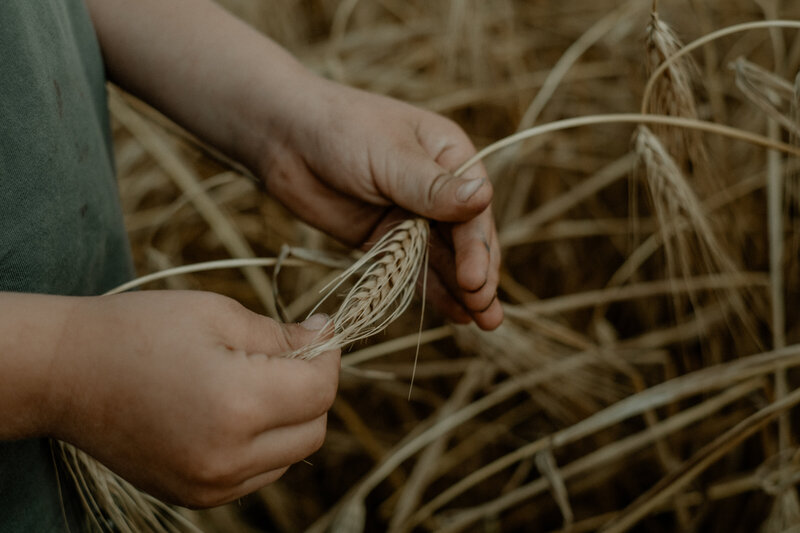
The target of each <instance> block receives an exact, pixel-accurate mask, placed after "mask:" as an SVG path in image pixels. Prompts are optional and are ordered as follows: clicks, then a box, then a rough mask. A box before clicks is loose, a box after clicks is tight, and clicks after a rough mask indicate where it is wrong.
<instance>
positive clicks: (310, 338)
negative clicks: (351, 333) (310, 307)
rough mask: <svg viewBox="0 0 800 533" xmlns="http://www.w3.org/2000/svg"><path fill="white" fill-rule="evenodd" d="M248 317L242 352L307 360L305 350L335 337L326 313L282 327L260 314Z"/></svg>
mask: <svg viewBox="0 0 800 533" xmlns="http://www.w3.org/2000/svg"><path fill="white" fill-rule="evenodd" d="M248 318H250V320H249V324H248V333H247V335H246V340H245V342H244V346H243V349H244V350H245V351H247V352H248V353H251V354H264V355H267V356H273V357H275V356H287V355H289V354H293V356H294V357H304V355H305V354H304V353H302V351H303V349H304V348H307V347H313V345H318V344H319V343H321V342H324V341H326V340H328V339H330V338H331V337H332V336H333V330H334V328H333V322H332V321H331V319H330V317H328V315H326V314H323V313H317V314H315V315H312V316H310V317H308V318H307V319H306V320H304V321H303V322H302V323H300V324H281V323H280V322H276V321H275V320H272V319H271V318H268V317H265V316H261V315H259V314H257V313H248ZM336 351H337V352H338V350H336Z"/></svg>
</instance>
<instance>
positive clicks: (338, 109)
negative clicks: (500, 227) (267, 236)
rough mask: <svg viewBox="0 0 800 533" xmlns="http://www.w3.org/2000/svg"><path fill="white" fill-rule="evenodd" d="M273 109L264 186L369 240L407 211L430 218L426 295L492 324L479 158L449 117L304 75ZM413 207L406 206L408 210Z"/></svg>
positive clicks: (488, 231)
mask: <svg viewBox="0 0 800 533" xmlns="http://www.w3.org/2000/svg"><path fill="white" fill-rule="evenodd" d="M304 81H305V83H304V84H302V85H301V86H302V89H298V91H297V92H296V93H295V94H293V95H292V96H291V97H290V98H287V99H286V101H285V102H282V104H281V105H276V106H275V108H277V110H274V111H273V113H274V114H273V116H272V117H271V118H272V120H271V121H270V127H268V128H266V129H265V133H264V138H263V142H262V143H261V148H262V149H261V150H260V151H259V156H258V158H257V160H256V161H255V164H254V165H253V166H255V168H256V170H257V172H258V174H259V175H260V176H261V177H262V178H263V179H264V182H265V184H266V188H267V191H268V192H269V193H270V194H273V195H274V196H275V197H276V198H277V199H278V200H280V201H281V202H282V203H283V204H284V205H285V206H286V207H288V208H289V209H290V210H291V211H292V212H293V213H295V214H296V215H297V216H298V217H300V218H301V219H303V220H304V221H306V222H308V223H309V224H311V225H313V226H315V227H317V228H319V229H321V230H323V231H325V232H326V233H328V234H330V235H331V236H333V237H335V238H337V239H339V240H341V241H343V242H345V243H347V244H349V245H352V246H363V247H368V246H369V243H371V242H375V241H376V240H377V239H378V238H379V237H380V235H382V234H383V233H385V232H386V231H387V230H388V229H389V228H390V227H391V224H393V223H395V222H397V221H398V220H400V219H402V218H407V217H409V216H412V215H410V213H415V214H417V215H421V216H424V217H427V218H429V219H431V220H432V221H435V222H433V223H432V226H431V229H432V231H431V248H430V267H431V274H432V275H429V276H428V293H427V296H428V299H429V300H430V301H431V303H432V304H433V305H434V306H435V307H436V308H437V309H438V310H439V311H441V312H443V313H444V314H445V315H447V316H448V317H449V318H450V319H451V320H453V321H455V322H457V323H468V322H469V321H470V319H472V320H474V321H475V322H476V324H477V325H478V326H480V327H481V328H483V329H486V330H490V329H494V328H496V327H497V326H498V325H500V323H501V322H502V320H503V310H502V307H501V305H500V302H499V301H498V300H497V285H498V278H499V272H498V271H499V265H500V250H499V246H498V241H497V234H496V232H495V226H494V220H493V217H492V212H491V206H490V203H491V199H492V186H491V183H490V182H489V180H488V179H486V171H485V169H484V168H483V166H482V165H480V164H478V165H474V166H473V167H471V168H470V169H468V170H467V171H466V172H465V173H464V174H463V176H461V177H459V178H456V177H454V176H453V174H452V172H453V171H455V169H456V168H458V166H459V165H461V164H462V163H464V162H465V161H466V160H467V159H469V158H470V157H471V156H472V155H474V154H475V149H474V147H473V145H472V143H471V142H470V140H469V138H468V137H467V136H466V134H465V133H464V132H463V131H462V130H461V128H459V127H458V125H456V124H455V123H454V122H452V121H450V120H448V119H446V118H444V117H442V116H439V115H436V114H434V113H431V112H428V111H424V110H422V109H419V108H416V107H414V106H411V105H409V104H405V103H402V102H399V101H397V100H393V99H391V98H386V97H382V96H378V95H375V94H370V93H367V92H363V91H359V90H356V89H352V88H349V87H345V86H342V85H338V84H335V83H333V82H329V81H327V80H323V79H321V78H316V77H313V76H309V78H308V79H306V80H304ZM409 212H410V213H409Z"/></svg>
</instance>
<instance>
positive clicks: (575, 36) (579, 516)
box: [99, 0, 800, 533]
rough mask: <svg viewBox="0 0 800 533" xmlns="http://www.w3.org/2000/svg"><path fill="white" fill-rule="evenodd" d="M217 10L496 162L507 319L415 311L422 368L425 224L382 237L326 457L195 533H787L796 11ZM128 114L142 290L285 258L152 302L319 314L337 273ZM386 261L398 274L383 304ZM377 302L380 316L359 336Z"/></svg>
mask: <svg viewBox="0 0 800 533" xmlns="http://www.w3.org/2000/svg"><path fill="white" fill-rule="evenodd" d="M225 3H226V4H227V5H229V6H230V7H231V8H232V9H234V10H235V11H238V12H239V13H240V14H242V15H243V16H245V17H246V18H247V19H248V20H250V21H251V23H253V24H254V25H255V26H256V27H258V28H259V29H262V30H264V31H266V32H267V33H269V34H270V35H272V36H274V37H275V38H276V39H278V40H280V41H281V42H282V43H283V44H285V45H286V46H288V47H289V48H290V49H291V50H292V51H293V52H294V53H295V54H297V55H298V56H299V57H300V58H301V59H302V60H303V61H304V62H305V63H306V64H308V65H309V66H310V67H311V68H313V69H315V70H317V71H318V72H320V73H321V74H323V75H326V76H328V77H331V78H334V79H338V80H341V81H344V82H346V83H351V84H354V85H357V86H360V87H363V88H366V89H369V90H374V91H378V92H381V93H385V94H389V95H392V96H396V97H399V98H402V99H404V100H407V101H411V102H414V103H416V104H418V105H421V106H423V107H428V108H430V109H434V110H436V111H438V112H441V113H444V114H446V115H448V116H450V117H451V118H453V119H454V120H456V121H457V122H458V123H459V124H461V125H462V126H463V127H464V128H465V129H466V130H467V132H468V133H469V134H470V135H471V137H472V138H473V139H474V141H475V143H476V144H477V145H478V146H480V147H487V149H486V150H485V151H482V153H481V157H483V158H485V159H484V163H485V164H486V166H487V168H488V170H489V175H490V176H491V178H492V180H493V181H494V185H495V189H496V195H495V210H496V213H497V222H498V227H499V231H500V235H501V243H502V247H503V254H504V265H503V271H502V275H501V291H500V297H501V299H502V301H503V302H504V305H505V308H506V311H507V316H508V319H507V323H506V324H505V325H504V326H503V327H502V328H501V329H500V330H498V331H497V332H494V333H485V332H480V331H478V330H476V329H474V328H456V327H452V326H448V325H445V324H443V323H442V321H441V319H440V318H439V317H437V316H435V315H433V314H431V313H426V318H425V322H424V327H423V333H422V336H421V337H420V339H421V342H422V346H421V351H420V354H419V361H418V363H416V364H415V361H414V359H415V357H414V350H415V344H416V341H417V338H418V337H417V331H418V328H419V320H420V308H419V304H418V303H417V304H414V303H412V305H411V307H410V309H411V312H408V313H406V314H404V315H403V316H400V317H399V318H398V317H397V316H396V315H397V314H398V311H399V310H400V309H402V308H403V307H404V305H405V303H407V302H408V301H409V299H410V297H411V292H410V290H409V289H408V287H410V286H411V285H413V282H412V280H416V277H417V275H418V270H416V268H417V267H415V266H414V265H418V264H419V262H418V261H417V260H416V259H419V258H420V256H421V255H424V247H423V248H419V247H418V246H417V245H415V246H411V245H410V244H406V243H405V241H406V240H409V242H411V241H413V242H415V243H416V242H419V239H417V238H416V237H413V238H412V237H411V236H410V233H408V232H410V231H412V228H416V227H417V226H416V224H418V223H417V222H409V223H408V224H409V226H408V227H406V226H403V227H400V228H397V229H396V233H395V234H393V236H392V237H390V238H389V240H390V241H391V242H389V243H387V247H386V248H383V249H382V250H383V251H381V252H380V254H379V255H378V261H377V263H371V264H372V266H368V265H364V264H363V263H359V264H358V266H357V267H356V269H357V270H358V271H359V272H360V273H361V274H362V275H363V277H362V278H361V280H360V281H357V282H356V283H355V284H354V288H353V289H352V290H351V291H350V292H349V295H346V296H345V297H344V300H345V302H349V300H348V298H351V299H352V298H356V299H357V300H359V301H361V302H364V301H370V302H372V303H371V304H370V305H369V306H362V307H359V306H356V307H353V306H351V305H350V303H344V304H342V299H338V300H336V301H333V302H326V303H325V304H323V306H327V307H325V310H326V311H329V312H331V313H334V312H336V311H337V310H338V313H339V314H338V318H337V321H336V324H337V332H341V331H344V330H348V331H358V332H359V333H358V334H354V335H353V336H352V339H353V340H354V339H355V338H359V339H361V340H359V342H358V343H357V344H356V346H355V347H354V348H353V350H354V351H353V352H352V353H350V354H348V355H346V356H345V357H344V359H343V373H342V379H341V386H340V400H339V401H338V402H337V405H336V406H335V407H334V410H333V413H332V415H331V416H330V417H329V427H330V429H329V436H328V439H327V442H326V445H325V447H324V448H323V450H322V451H321V452H320V453H318V454H316V455H315V456H314V457H312V458H311V463H312V465H309V464H299V465H296V466H295V467H293V468H292V469H291V470H290V471H289V473H287V474H286V476H284V478H282V479H281V480H280V481H279V482H277V483H275V484H274V485H272V486H270V487H268V488H266V489H264V490H262V491H259V492H258V493H256V494H254V495H252V496H250V497H248V498H246V499H244V500H242V501H241V502H239V504H237V505H233V506H228V507H226V508H223V509H218V510H214V511H209V512H204V513H192V520H196V521H197V523H198V524H200V525H201V526H202V529H203V530H204V531H209V532H216V531H218V532H227V531H284V532H292V531H298V530H304V529H308V530H310V531H323V530H324V529H325V528H326V527H329V526H330V525H331V524H335V525H336V526H337V527H338V530H339V531H362V530H363V531H385V530H390V531H397V532H401V531H570V532H572V533H575V532H578V531H596V530H603V531H615V532H616V531H627V530H637V531H654V532H668V531H710V532H715V531H725V532H728V531H747V532H750V531H759V530H760V531H764V532H765V533H766V532H769V533H772V532H774V531H785V530H787V528H790V527H792V526H794V525H796V521H797V519H798V514H799V511H800V505H798V498H797V493H796V490H795V485H796V483H797V482H798V480H800V453H798V451H797V450H798V447H797V441H796V438H795V437H794V435H793V434H792V428H793V427H797V415H798V412H800V411H798V409H797V407H796V405H797V403H798V401H800V396H798V393H797V392H795V389H796V388H797V385H798V381H799V380H800V377H799V374H798V372H799V371H800V348H798V346H799V343H800V313H798V311H797V310H798V309H800V305H798V304H800V301H799V299H798V294H800V283H799V282H798V281H800V262H798V260H797V257H798V254H799V253H800V233H798V229H800V225H798V222H800V221H798V217H797V213H798V210H797V206H798V202H800V194H798V190H800V188H798V186H797V170H798V163H797V161H796V160H795V159H794V158H795V157H796V156H797V155H800V150H798V148H797V147H796V145H795V144H794V142H795V141H796V138H797V130H798V122H797V120H796V118H797V115H796V113H797V102H798V97H797V87H798V85H797V83H796V81H795V80H796V74H797V72H798V70H800V37H799V36H800V34H799V33H798V32H797V29H798V28H800V23H798V22H797V21H794V20H792V19H797V18H800V6H797V5H795V4H794V3H792V2H783V3H781V2H776V1H767V0H762V1H759V2H753V1H751V0H731V1H726V2H712V1H710V0H691V1H690V2H688V3H687V2H679V1H678V0H672V1H669V0H662V1H660V2H658V12H657V13H656V14H653V13H651V12H650V11H649V9H648V8H649V7H650V4H651V3H650V2H643V1H631V2H626V3H619V2H615V1H612V0H598V1H592V2H589V1H583V2H552V1H543V2H523V1H520V0H491V1H478V0H448V1H446V2H423V1H421V0H415V1H407V2H406V1H398V0H376V1H374V2H357V1H342V2H337V1H335V0H311V1H308V2H277V1H274V0H271V1H268V2H263V1H254V0H236V1H235V2H234V1H233V0H228V1H226V2H225ZM769 19H784V20H786V22H780V23H770V24H767V23H765V22H764V21H765V20H769ZM739 24H744V25H741V26H734V27H733V28H731V29H725V28H728V27H730V26H732V25H739ZM780 28H782V29H780ZM703 36H705V37H703ZM701 37H702V39H700V38H701ZM693 39H698V40H693ZM681 42H686V43H690V44H688V45H686V46H684V45H682V44H681ZM679 50H680V52H678V51H679ZM676 53H677V54H678V55H677V56H676V55H675V54H676ZM668 57H671V58H672V59H667V58H668ZM690 58H691V60H692V61H693V62H695V63H696V65H695V66H692V65H691V63H690V62H688V61H689V59H690ZM648 77H650V79H649V80H648ZM125 102H126V100H117V103H116V104H115V108H114V113H115V116H116V118H117V120H116V130H115V139H116V149H117V161H118V170H119V174H120V186H121V189H122V198H123V205H124V208H125V211H126V213H128V215H127V216H128V223H129V229H130V235H131V239H132V242H133V245H134V251H135V258H136V261H137V267H138V269H139V271H140V273H146V272H153V271H157V270H162V269H164V268H167V267H170V266H174V265H186V264H192V263H197V262H200V261H211V260H220V259H227V258H231V257H233V258H241V259H243V260H244V259H248V260H249V258H253V257H267V258H276V257H279V256H280V255H281V249H282V246H283V245H285V244H288V245H289V246H290V247H291V249H292V251H293V253H291V254H289V258H288V259H286V260H285V261H284V262H283V263H282V264H281V265H282V267H284V268H283V269H282V270H281V274H280V277H279V278H278V279H277V280H276V279H275V278H272V279H270V278H271V274H272V272H271V271H263V270H260V269H258V268H255V267H252V266H250V267H249V268H248V269H246V270H241V271H240V270H236V269H228V270H214V271H208V272H195V273H190V274H186V275H183V276H179V277H170V278H168V279H166V280H163V281H159V282H157V283H161V284H164V285H162V286H166V287H181V288H202V289H206V290H213V291H217V292H221V293H224V294H227V295H229V296H232V297H234V298H237V299H238V300H240V301H241V302H243V303H244V304H245V305H247V306H249V307H251V308H253V309H255V310H258V311H260V312H264V313H275V314H276V315H277V313H278V307H279V305H277V304H276V299H275V298H274V290H273V287H276V288H277V293H278V295H279V298H278V299H277V300H279V301H283V302H287V305H286V306H285V314H286V316H287V317H289V318H296V317H299V316H301V315H303V314H305V313H307V312H308V311H309V310H310V308H311V307H313V306H314V304H315V302H316V301H317V300H318V298H319V296H318V294H319V290H320V288H321V287H323V286H324V285H326V284H328V282H330V280H332V279H334V278H335V277H336V276H338V275H339V274H340V270H341V266H342V261H341V258H342V257H343V256H347V255H348V254H349V253H350V252H349V251H347V250H344V249H342V248H341V246H340V245H338V244H336V243H334V242H331V241H330V240H329V239H327V238H326V237H324V236H322V235H321V234H319V233H318V232H316V231H315V230H312V229H310V228H308V227H306V226H304V225H302V224H300V223H299V222H297V221H296V220H293V219H292V218H291V217H290V216H289V215H288V214H287V213H286V212H285V211H284V210H283V209H282V208H281V207H280V206H279V205H278V204H277V203H275V202H274V201H273V200H272V199H270V198H264V197H263V196H261V195H258V194H256V191H255V190H254V188H253V186H252V184H251V182H250V181H249V180H247V179H242V178H237V177H235V176H234V174H232V173H231V170H230V168H229V166H228V165H227V163H226V162H220V161H219V158H215V157H210V156H209V155H208V154H205V153H204V152H202V151H201V150H198V148H197V147H196V145H195V144H194V143H193V142H192V141H189V140H187V139H186V138H185V137H183V136H175V135H165V134H164V132H163V131H162V130H161V129H159V128H156V127H154V126H153V123H152V122H151V121H148V120H142V115H141V113H140V112H139V111H140V110H138V108H135V107H134V108H133V109H132V108H131V107H130V105H128V104H126V103H125ZM637 110H638V111H639V113H636V111H637ZM133 111H137V112H133ZM643 113H646V114H648V116H643V115H642V114H643ZM513 134H517V135H516V136H514V137H510V138H509V136H511V135H513ZM504 138H507V139H506V140H505V141H503V142H501V143H500V144H494V145H492V143H494V142H495V141H497V140H498V139H504ZM632 139H633V140H632ZM490 145H491V146H490ZM508 147H511V148H508ZM636 162H638V165H637V164H635V163H636ZM634 169H636V170H634ZM627 177H630V179H625V178H627ZM265 221H269V223H268V224H266V223H265ZM418 231H420V232H422V231H423V230H422V229H421V227H420V228H418ZM308 250H314V251H316V252H315V253H311V254H310V255H309V252H308ZM304 251H305V252H304ZM396 253H400V254H401V256H402V257H401V256H395V254H396ZM304 254H305V255H304ZM403 254H406V255H403ZM406 256H408V257H413V258H416V259H415V260H414V261H408V262H405V259H403V257H406ZM326 258H327V259H326ZM335 258H336V259H335ZM301 261H303V262H304V263H303V264H304V265H306V266H303V267H302V268H286V267H289V266H293V265H300V262H301ZM308 261H311V262H313V263H314V264H313V265H309V263H308ZM320 261H323V262H324V263H325V264H320ZM351 262H352V260H351ZM396 262H397V263H399V264H401V265H405V266H406V267H407V268H403V269H402V272H403V275H404V276H405V278H404V280H402V281H400V280H398V281H392V282H391V283H387V284H384V285H381V284H378V283H375V281H377V280H384V279H387V278H391V276H384V275H383V274H384V271H387V272H388V271H393V269H394V265H395V263H396ZM267 263H269V262H267ZM246 264H248V265H252V263H250V262H248V263H246ZM362 267H363V268H362ZM379 271H380V272H379ZM334 284H335V283H334ZM338 292H339V289H335V291H334V293H335V295H338ZM395 295H399V296H401V297H402V298H401V299H400V300H397V299H396V298H395ZM397 301H400V302H402V303H403V305H401V306H398V307H396V308H395V307H388V308H384V307H383V305H384V303H389V302H391V303H392V304H393V305H394V302H397ZM368 308H370V309H380V310H381V312H385V314H384V315H382V317H385V318H388V317H391V318H396V321H395V322H394V323H392V324H390V325H388V328H387V329H386V333H385V334H381V335H377V336H373V337H372V338H370V339H363V336H364V335H366V334H369V333H373V331H372V330H371V329H370V327H371V326H370V325H366V328H364V327H363V326H365V324H364V319H365V318H367V316H366V315H368V314H369V313H368V312H366V309H368ZM377 321H378V322H383V321H384V319H383V318H377ZM373 325H374V324H373ZM381 325H383V324H381ZM351 327H352V328H353V329H350V328H351ZM412 375H415V377H414V379H415V385H414V396H413V398H414V399H413V401H409V400H408V399H407V393H408V387H409V381H410V380H411V378H412ZM103 491H105V492H110V489H102V490H100V491H99V492H100V493H102V492H103Z"/></svg>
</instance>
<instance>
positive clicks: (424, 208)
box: [387, 148, 492, 222]
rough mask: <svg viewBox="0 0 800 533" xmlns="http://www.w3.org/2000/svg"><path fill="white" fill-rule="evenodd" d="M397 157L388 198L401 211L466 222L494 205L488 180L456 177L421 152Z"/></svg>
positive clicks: (449, 220)
mask: <svg viewBox="0 0 800 533" xmlns="http://www.w3.org/2000/svg"><path fill="white" fill-rule="evenodd" d="M397 157H398V163H397V166H396V167H395V169H396V171H395V172H393V173H392V174H391V175H390V176H388V183H387V188H388V189H389V190H388V191H387V192H388V196H389V197H390V198H391V199H392V200H393V201H394V202H396V203H397V204H398V205H400V206H401V207H404V208H405V209H407V210H409V211H412V212H414V213H417V214H418V215H422V216H424V217H427V218H430V219H433V220H439V221H442V222H466V221H467V220H470V219H472V218H474V217H475V216H476V215H478V214H479V213H481V212H482V211H483V210H484V209H486V207H487V206H488V205H489V203H490V202H491V201H492V185H491V183H490V182H489V180H488V179H486V178H485V177H482V176H481V177H477V178H476V177H472V176H470V177H469V178H464V177H458V178H457V177H455V176H454V175H453V174H452V173H451V172H450V171H448V170H446V169H445V168H444V167H442V166H441V165H439V164H438V163H437V162H436V161H434V159H433V158H432V157H431V156H430V155H429V154H428V153H427V152H425V151H424V150H422V149H421V148H420V149H419V150H418V151H413V152H412V151H408V152H405V153H403V154H401V155H399V156H397Z"/></svg>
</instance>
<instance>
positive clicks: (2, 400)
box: [0, 293, 78, 440]
mask: <svg viewBox="0 0 800 533" xmlns="http://www.w3.org/2000/svg"><path fill="white" fill-rule="evenodd" d="M77 301H78V299H77V298H68V297H61V296H46V295H38V294H20V293H0V439H2V440H11V439H19V438H26V437H34V436H42V435H44V434H46V433H47V432H48V431H49V429H50V428H49V426H50V421H51V419H52V417H53V416H55V413H54V410H55V407H56V404H57V400H55V397H56V391H55V390H53V384H55V383H57V382H58V379H57V376H53V375H52V373H53V371H54V370H53V369H54V368H56V366H57V365H56V364H55V362H56V358H57V357H58V347H59V344H60V339H61V338H62V336H63V334H64V331H65V329H66V327H67V322H68V321H69V319H70V317H71V316H72V315H73V313H74V309H75V306H76V303H77Z"/></svg>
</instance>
